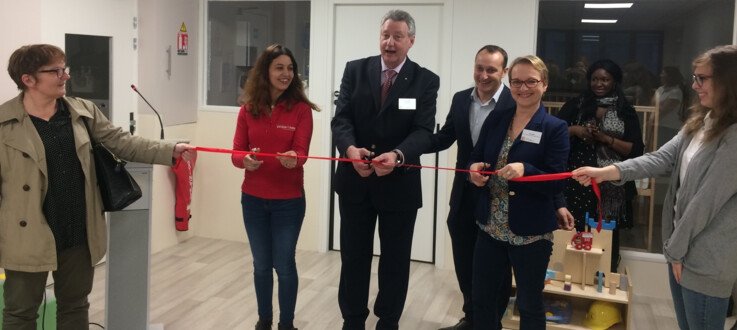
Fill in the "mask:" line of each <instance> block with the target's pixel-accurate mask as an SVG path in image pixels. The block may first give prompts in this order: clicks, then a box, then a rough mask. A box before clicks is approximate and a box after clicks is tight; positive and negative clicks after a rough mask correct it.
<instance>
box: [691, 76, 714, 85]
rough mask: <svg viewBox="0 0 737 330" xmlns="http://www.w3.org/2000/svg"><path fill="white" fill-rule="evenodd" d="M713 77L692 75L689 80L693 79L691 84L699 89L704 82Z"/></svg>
mask: <svg viewBox="0 0 737 330" xmlns="http://www.w3.org/2000/svg"><path fill="white" fill-rule="evenodd" d="M712 77H714V76H707V75H703V74H692V75H691V78H692V79H693V82H695V83H696V85H698V86H699V87H701V86H702V85H704V81H706V80H709V79H711V78H712Z"/></svg>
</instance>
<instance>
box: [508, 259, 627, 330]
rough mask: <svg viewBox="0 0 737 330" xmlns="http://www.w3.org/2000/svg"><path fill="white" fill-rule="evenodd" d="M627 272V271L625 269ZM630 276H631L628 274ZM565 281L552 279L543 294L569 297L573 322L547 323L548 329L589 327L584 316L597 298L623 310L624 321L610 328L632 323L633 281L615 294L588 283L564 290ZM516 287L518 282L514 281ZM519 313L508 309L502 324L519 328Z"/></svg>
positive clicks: (513, 284)
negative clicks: (584, 322)
mask: <svg viewBox="0 0 737 330" xmlns="http://www.w3.org/2000/svg"><path fill="white" fill-rule="evenodd" d="M625 274H627V271H626V270H625ZM628 277H629V276H628ZM563 284H564V283H563V281H558V280H552V281H550V283H549V284H546V285H545V289H544V290H543V294H544V295H545V296H546V297H554V298H567V299H569V300H570V302H571V304H572V305H573V315H572V316H571V322H570V323H568V324H558V323H553V322H548V323H547V329H588V328H587V327H585V326H584V325H583V321H584V318H585V317H586V313H587V312H588V309H589V306H590V305H591V303H593V302H594V301H596V300H600V301H608V302H612V303H614V304H616V305H617V307H619V309H620V311H621V312H622V319H623V322H622V323H619V324H617V325H615V326H613V327H611V328H610V329H629V328H630V324H631V318H632V316H631V315H632V313H630V302H631V301H632V281H631V280H630V281H629V285H628V288H627V291H624V290H620V289H617V291H616V293H615V294H613V295H612V294H609V293H608V292H607V288H604V289H603V290H602V292H597V291H596V287H595V286H591V285H587V286H585V287H584V288H581V285H579V284H577V283H574V284H573V285H571V291H565V290H563ZM512 286H513V287H514V288H516V283H514V282H513V283H512ZM519 321H520V319H519V314H518V313H517V311H516V310H512V308H508V309H507V313H506V314H505V315H504V319H503V320H502V325H503V326H504V328H508V329H519Z"/></svg>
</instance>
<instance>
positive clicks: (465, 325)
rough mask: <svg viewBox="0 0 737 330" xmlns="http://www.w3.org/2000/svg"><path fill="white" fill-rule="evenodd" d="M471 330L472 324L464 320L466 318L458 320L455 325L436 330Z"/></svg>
mask: <svg viewBox="0 0 737 330" xmlns="http://www.w3.org/2000/svg"><path fill="white" fill-rule="evenodd" d="M471 329H473V323H471V321H469V320H466V318H465V317H464V318H462V319H460V321H458V323H456V325H453V326H449V327H445V328H440V329H438V330H471Z"/></svg>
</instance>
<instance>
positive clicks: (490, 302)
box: [473, 230, 553, 330]
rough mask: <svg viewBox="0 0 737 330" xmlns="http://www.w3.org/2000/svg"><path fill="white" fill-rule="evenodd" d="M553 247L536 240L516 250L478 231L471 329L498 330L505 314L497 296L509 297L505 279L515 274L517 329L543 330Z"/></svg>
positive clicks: (546, 241) (514, 247) (515, 247)
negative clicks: (546, 288) (472, 326)
mask: <svg viewBox="0 0 737 330" xmlns="http://www.w3.org/2000/svg"><path fill="white" fill-rule="evenodd" d="M552 251H553V243H552V242H550V241H548V240H539V241H537V242H534V243H530V244H527V245H520V246H515V245H511V244H509V243H507V242H502V241H498V240H496V239H493V238H491V236H489V235H488V234H486V233H485V232H483V231H481V230H479V234H478V237H477V238H476V250H475V251H474V264H473V304H474V305H473V307H474V322H473V325H474V329H479V330H480V329H483V330H488V329H499V328H501V319H502V317H503V316H504V312H500V311H502V310H503V309H501V308H500V306H498V304H499V301H500V295H506V296H509V285H508V284H507V283H508V282H507V279H508V277H509V276H510V271H511V270H514V276H515V279H516V282H517V307H518V308H519V312H520V329H522V330H526V329H545V307H544V306H543V288H544V287H545V271H546V270H547V267H548V262H549V261H550V254H551V253H552Z"/></svg>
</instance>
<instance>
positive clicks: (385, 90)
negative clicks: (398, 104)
mask: <svg viewBox="0 0 737 330" xmlns="http://www.w3.org/2000/svg"><path fill="white" fill-rule="evenodd" d="M384 75H385V76H386V80H385V81H384V84H382V85H381V104H382V105H384V101H386V96H387V95H389V88H391V87H392V80H393V79H394V76H396V75H397V72H396V71H394V70H392V69H389V70H386V71H384Z"/></svg>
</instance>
